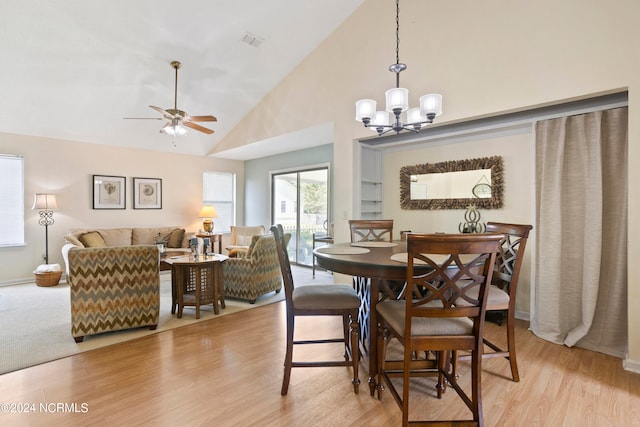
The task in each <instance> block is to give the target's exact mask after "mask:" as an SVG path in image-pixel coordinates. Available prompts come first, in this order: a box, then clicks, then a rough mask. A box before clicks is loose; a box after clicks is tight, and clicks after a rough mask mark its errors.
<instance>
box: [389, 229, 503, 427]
mask: <svg viewBox="0 0 640 427" xmlns="http://www.w3.org/2000/svg"><path fill="white" fill-rule="evenodd" d="M502 239H503V236H502V235H500V234H409V235H407V253H408V256H407V284H408V286H407V287H406V288H405V292H404V294H403V295H401V297H400V299H397V300H386V301H382V302H380V303H378V304H377V306H376V310H377V313H378V325H379V326H378V327H379V330H378V399H380V398H381V393H382V391H383V390H384V389H385V388H384V387H383V382H384V384H386V388H387V389H388V390H389V391H390V392H391V395H392V396H393V397H394V399H395V400H396V402H397V403H398V405H399V406H400V408H401V409H402V425H404V426H406V425H409V390H410V382H411V381H410V380H411V378H412V377H424V376H429V375H432V376H437V384H436V391H437V396H438V398H441V397H442V393H444V391H445V389H446V384H447V383H448V384H449V385H450V386H451V387H452V388H453V389H454V390H455V391H456V392H457V393H458V395H459V396H460V398H461V399H462V401H463V402H464V403H465V404H466V405H467V407H468V408H469V409H470V410H471V413H472V417H473V419H472V420H448V423H447V424H463V423H466V424H467V425H469V424H473V425H480V426H481V425H483V415H482V400H481V381H480V376H481V372H482V369H481V367H482V357H481V355H482V334H483V331H484V322H485V310H486V301H487V292H488V289H489V288H488V285H487V284H488V283H490V281H491V277H492V275H493V269H494V263H495V260H496V253H497V252H498V250H499V248H500V242H501V240H502ZM478 290H479V291H478ZM393 338H395V339H396V340H397V341H398V342H399V343H400V344H401V346H402V352H403V353H402V355H403V357H402V361H393V360H386V358H387V347H388V345H389V342H390V340H391V339H393ZM458 350H468V351H471V357H472V363H471V396H469V395H468V394H467V392H465V390H463V388H462V387H461V386H460V385H459V383H458V378H457V376H456V375H454V374H453V372H452V368H451V366H452V365H451V363H450V358H451V354H452V352H453V351H458ZM423 352H424V353H425V354H426V352H433V353H434V354H435V355H436V361H435V367H434V366H433V362H432V361H430V360H427V359H416V358H415V355H416V354H418V353H421V354H422V353H423ZM398 362H400V363H398ZM387 365H388V366H387ZM398 365H399V366H398ZM434 368H435V369H434ZM395 377H400V378H402V390H401V393H400V392H399V391H398V390H399V386H398V389H397V388H396V384H394V382H392V378H395ZM445 381H446V383H445ZM411 423H420V424H421V425H430V424H440V425H442V424H443V421H442V420H438V421H431V420H428V421H413V420H412V421H411Z"/></svg>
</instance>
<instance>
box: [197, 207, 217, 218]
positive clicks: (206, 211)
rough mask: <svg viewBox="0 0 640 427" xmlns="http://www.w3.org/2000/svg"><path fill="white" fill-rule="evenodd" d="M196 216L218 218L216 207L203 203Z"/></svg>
mask: <svg viewBox="0 0 640 427" xmlns="http://www.w3.org/2000/svg"><path fill="white" fill-rule="evenodd" d="M198 218H218V212H216V208H214V207H213V206H211V205H204V206H203V207H202V210H201V211H200V215H198Z"/></svg>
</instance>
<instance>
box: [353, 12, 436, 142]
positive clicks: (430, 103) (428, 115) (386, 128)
mask: <svg viewBox="0 0 640 427" xmlns="http://www.w3.org/2000/svg"><path fill="white" fill-rule="evenodd" d="M406 69H407V66H406V64H402V63H401V62H400V0H396V63H395V64H392V65H390V66H389V71H391V72H392V73H395V74H396V87H395V88H393V89H389V90H388V91H386V92H385V97H386V102H387V108H386V111H377V110H376V108H377V104H376V101H375V100H373V99H361V100H359V101H357V102H356V120H358V121H360V122H362V123H363V124H364V127H368V128H373V130H374V131H375V132H377V133H378V136H382V135H384V134H385V133H387V132H391V131H395V133H400V132H401V131H403V130H408V131H411V132H416V133H417V132H419V131H420V129H421V128H422V127H423V126H426V125H428V124H431V123H433V119H434V118H435V117H436V116H439V115H440V114H442V95H439V94H435V93H432V94H428V95H423V96H421V97H420V107H414V108H409V90H408V89H405V88H402V87H400V73H401V72H402V71H404V70H406ZM405 111H406V118H405V120H406V122H403V117H402V113H404V112H405ZM390 113H393V116H394V117H393V123H391V120H392V117H391V114H390Z"/></svg>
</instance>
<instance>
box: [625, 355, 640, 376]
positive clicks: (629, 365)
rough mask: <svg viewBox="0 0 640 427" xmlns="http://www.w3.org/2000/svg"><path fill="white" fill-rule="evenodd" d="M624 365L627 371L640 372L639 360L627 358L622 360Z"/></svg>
mask: <svg viewBox="0 0 640 427" xmlns="http://www.w3.org/2000/svg"><path fill="white" fill-rule="evenodd" d="M622 367H623V368H624V370H625V371H629V372H635V373H636V374H640V362H638V361H637V360H631V359H629V358H626V359H624V360H623V361H622Z"/></svg>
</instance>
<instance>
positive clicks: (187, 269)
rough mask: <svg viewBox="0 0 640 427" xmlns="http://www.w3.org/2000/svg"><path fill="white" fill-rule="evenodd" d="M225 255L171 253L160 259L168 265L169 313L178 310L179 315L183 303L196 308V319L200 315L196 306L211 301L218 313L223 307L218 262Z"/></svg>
mask: <svg viewBox="0 0 640 427" xmlns="http://www.w3.org/2000/svg"><path fill="white" fill-rule="evenodd" d="M227 259H228V257H227V256H226V255H213V256H211V255H210V256H206V257H205V256H200V257H198V258H197V259H194V258H193V257H191V256H189V255H185V256H179V257H171V258H167V259H166V260H164V262H165V263H167V264H170V265H171V314H175V313H176V309H177V311H178V313H177V317H178V319H180V318H182V311H183V308H184V307H185V306H193V307H195V308H196V319H199V318H200V306H201V305H207V304H213V312H214V313H215V314H219V313H220V309H219V307H218V303H219V304H220V307H221V308H225V302H224V283H223V279H222V277H223V272H222V263H223V262H224V261H226V260H227Z"/></svg>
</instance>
